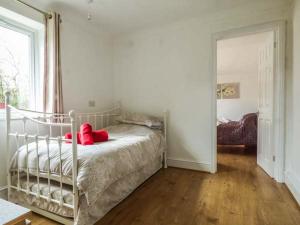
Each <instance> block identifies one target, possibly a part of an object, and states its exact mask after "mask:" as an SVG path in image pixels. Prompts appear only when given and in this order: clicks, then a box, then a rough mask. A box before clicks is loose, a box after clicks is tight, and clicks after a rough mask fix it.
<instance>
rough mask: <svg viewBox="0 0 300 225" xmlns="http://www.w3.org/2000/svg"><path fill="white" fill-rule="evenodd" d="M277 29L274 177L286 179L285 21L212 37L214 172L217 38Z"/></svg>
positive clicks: (213, 157)
mask: <svg viewBox="0 0 300 225" xmlns="http://www.w3.org/2000/svg"><path fill="white" fill-rule="evenodd" d="M267 31H273V32H275V34H276V35H275V40H276V42H277V46H278V47H277V48H276V63H275V64H276V65H275V68H276V69H275V71H276V72H275V85H274V87H275V88H274V90H275V91H274V109H273V110H274V137H273V140H274V141H273V142H274V152H275V157H276V161H275V165H274V171H275V173H274V178H275V180H276V181H277V182H284V160H285V149H284V143H285V137H284V133H285V121H284V118H285V117H284V116H285V42H286V22H285V21H274V22H269V23H263V24H256V25H252V26H247V27H241V28H237V29H232V30H227V31H222V32H218V33H215V34H213V36H212V59H211V64H212V66H211V73H212V121H211V125H212V129H211V130H212V151H211V152H212V155H211V172H212V173H215V172H216V171H217V127H216V119H217V103H216V102H217V99H216V90H217V41H218V40H223V39H229V38H234V37H240V36H245V35H251V34H256V33H261V32H267Z"/></svg>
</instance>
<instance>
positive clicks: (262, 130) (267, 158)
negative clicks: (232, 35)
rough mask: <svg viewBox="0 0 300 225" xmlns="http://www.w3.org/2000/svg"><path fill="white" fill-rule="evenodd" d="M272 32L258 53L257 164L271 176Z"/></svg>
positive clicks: (272, 163)
mask: <svg viewBox="0 0 300 225" xmlns="http://www.w3.org/2000/svg"><path fill="white" fill-rule="evenodd" d="M274 40H275V39H274V33H270V37H269V38H268V40H267V42H266V43H265V44H264V45H263V46H262V48H261V50H260V53H259V63H258V64H259V66H258V80H259V107H258V108H259V116H258V142H257V164H258V165H259V166H260V167H261V168H262V169H263V170H265V171H266V173H267V174H269V175H270V176H271V177H273V176H274V160H275V158H274V147H273V141H272V140H273V88H274V85H273V83H274V59H275V57H274V53H275V51H274V48H275V45H274V43H275V42H274Z"/></svg>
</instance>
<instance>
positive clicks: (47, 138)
mask: <svg viewBox="0 0 300 225" xmlns="http://www.w3.org/2000/svg"><path fill="white" fill-rule="evenodd" d="M45 141H46V146H47V156H48V160H47V162H48V171H47V178H48V199H47V200H48V202H50V200H51V187H50V185H51V178H50V175H51V172H50V169H51V168H50V163H51V162H50V149H49V144H50V140H49V136H46V139H45Z"/></svg>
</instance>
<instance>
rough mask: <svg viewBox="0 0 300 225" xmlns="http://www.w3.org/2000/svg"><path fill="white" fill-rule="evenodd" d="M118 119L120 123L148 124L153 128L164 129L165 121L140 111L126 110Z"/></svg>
mask: <svg viewBox="0 0 300 225" xmlns="http://www.w3.org/2000/svg"><path fill="white" fill-rule="evenodd" d="M117 121H118V122H120V123H127V124H136V125H142V126H147V127H149V128H152V129H162V127H163V122H162V121H161V120H160V119H159V118H157V117H154V116H148V115H144V114H138V113H130V112H125V113H123V114H122V116H121V117H120V118H118V119H117Z"/></svg>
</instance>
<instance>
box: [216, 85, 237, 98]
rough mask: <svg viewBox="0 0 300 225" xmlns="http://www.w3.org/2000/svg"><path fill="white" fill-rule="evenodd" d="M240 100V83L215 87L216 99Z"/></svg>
mask: <svg viewBox="0 0 300 225" xmlns="http://www.w3.org/2000/svg"><path fill="white" fill-rule="evenodd" d="M237 98H240V83H224V84H218V85H217V99H237Z"/></svg>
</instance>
